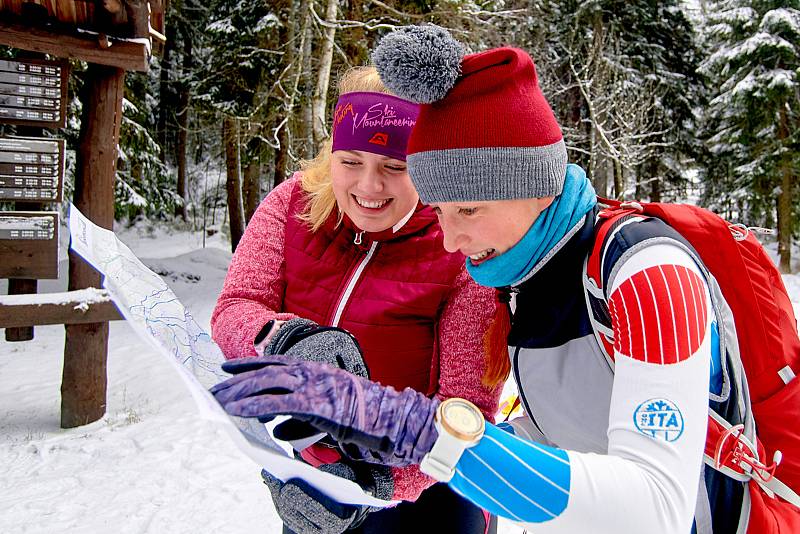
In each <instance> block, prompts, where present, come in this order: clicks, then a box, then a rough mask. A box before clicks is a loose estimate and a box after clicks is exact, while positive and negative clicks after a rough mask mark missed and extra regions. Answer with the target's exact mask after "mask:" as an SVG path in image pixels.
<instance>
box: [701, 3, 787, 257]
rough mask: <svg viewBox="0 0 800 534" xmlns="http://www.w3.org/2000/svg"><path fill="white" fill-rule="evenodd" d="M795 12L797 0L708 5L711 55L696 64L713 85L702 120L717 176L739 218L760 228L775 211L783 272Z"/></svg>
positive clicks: (785, 243) (767, 222)
mask: <svg viewBox="0 0 800 534" xmlns="http://www.w3.org/2000/svg"><path fill="white" fill-rule="evenodd" d="M799 9H800V2H798V1H797V0H780V1H742V0H737V1H731V0H723V1H720V2H714V3H713V4H712V5H711V6H710V9H709V13H710V15H709V27H708V36H709V45H710V46H709V49H710V50H714V52H713V53H712V54H711V55H710V56H709V57H708V58H706V59H705V61H704V62H703V64H702V72H704V73H705V74H706V75H708V77H709V79H710V81H711V86H712V87H716V88H718V91H717V92H716V94H715V96H714V98H713V100H711V103H710V107H709V110H708V114H707V117H706V127H707V130H708V132H709V139H708V143H709V146H710V148H711V150H712V152H713V154H714V155H715V158H716V160H715V161H716V163H718V164H719V166H720V168H721V169H722V170H723V171H724V170H728V169H730V171H729V172H723V173H722V176H723V177H724V178H727V180H726V185H728V186H732V187H733V188H734V189H735V191H739V194H738V196H739V198H740V199H741V202H740V205H741V207H742V208H743V211H742V213H740V214H739V215H740V216H741V217H743V218H744V222H746V223H748V224H767V225H768V224H770V223H771V222H772V218H771V214H772V213H773V211H774V212H775V213H776V215H777V225H778V252H779V254H780V267H781V269H782V270H783V271H784V272H789V270H790V265H791V241H792V233H793V231H794V230H795V229H796V228H797V220H798V218H797V208H796V207H795V205H796V204H797V202H796V200H797V198H798V191H797V173H798V170H799V169H800V150H798V148H800V85H799V84H798V76H800V10H799ZM716 185H717V186H719V184H716ZM717 188H719V187H717ZM744 192H746V193H747V194H748V195H747V196H749V197H750V198H746V195H744V194H741V193H744Z"/></svg>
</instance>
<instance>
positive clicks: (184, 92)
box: [175, 32, 194, 221]
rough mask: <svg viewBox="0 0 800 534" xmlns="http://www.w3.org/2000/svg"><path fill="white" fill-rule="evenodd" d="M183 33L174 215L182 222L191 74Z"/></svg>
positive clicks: (189, 44)
mask: <svg viewBox="0 0 800 534" xmlns="http://www.w3.org/2000/svg"><path fill="white" fill-rule="evenodd" d="M183 33H184V36H185V37H184V40H183V69H182V79H181V83H180V85H179V87H180V93H179V94H178V113H177V123H178V132H177V137H178V139H177V141H178V142H177V147H176V150H175V152H176V154H175V155H176V159H177V165H178V184H177V189H178V196H179V197H181V204H180V205H179V206H176V207H175V215H177V216H180V217H182V218H183V220H184V221H186V220H188V219H189V181H188V177H187V172H186V170H187V169H186V167H187V164H186V151H187V141H186V140H187V137H188V135H189V105H190V103H191V94H190V93H189V81H188V78H189V74H190V73H191V72H192V64H193V62H194V61H193V60H194V58H193V56H192V39H191V38H190V37H189V36H188V35H186V33H187V32H183Z"/></svg>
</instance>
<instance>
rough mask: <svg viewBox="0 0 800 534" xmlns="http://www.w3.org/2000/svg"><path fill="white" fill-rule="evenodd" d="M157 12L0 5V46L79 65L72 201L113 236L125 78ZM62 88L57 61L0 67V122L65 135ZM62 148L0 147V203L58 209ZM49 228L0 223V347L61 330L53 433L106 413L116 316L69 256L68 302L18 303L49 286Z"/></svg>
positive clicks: (127, 0)
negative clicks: (3, 340) (47, 329)
mask: <svg viewBox="0 0 800 534" xmlns="http://www.w3.org/2000/svg"><path fill="white" fill-rule="evenodd" d="M164 3H165V1H164V0H149V1H148V0H114V1H108V2H106V1H103V2H99V1H94V0H46V1H45V0H35V1H34V0H0V44H3V45H7V46H10V47H13V48H18V49H21V50H24V51H27V52H34V53H39V54H49V55H51V56H55V57H58V58H71V59H79V60H82V61H86V62H87V63H88V68H87V70H86V72H85V73H84V75H83V78H84V86H83V91H84V92H83V94H82V95H81V100H82V102H83V111H82V116H81V131H80V135H79V140H78V146H77V147H76V158H75V159H76V165H75V189H74V195H73V203H74V204H75V206H76V207H77V208H78V209H79V210H80V211H81V212H82V213H83V214H84V215H86V216H87V217H88V218H89V219H90V220H92V221H93V222H94V223H95V224H97V225H98V226H101V227H103V228H107V229H111V227H112V225H113V222H114V177H115V173H116V162H117V144H118V142H119V129H120V124H121V122H122V99H123V94H124V81H125V71H126V70H132V71H141V72H145V71H147V66H148V61H149V58H150V54H151V51H152V50H153V48H154V46H155V47H156V48H158V46H160V45H162V44H163V42H164V37H163V32H164ZM66 80H67V64H66V63H65V62H63V61H48V60H36V59H28V58H22V57H17V58H14V59H11V60H5V59H4V60H0V122H4V123H8V124H15V125H20V126H21V127H24V128H31V127H38V128H59V127H64V125H65V117H66V112H65V110H66V101H67V92H66V91H67V83H66ZM34 135H36V134H34ZM64 148H65V147H64V142H63V141H61V140H56V139H51V138H46V137H41V138H33V137H30V134H29V137H6V138H0V202H3V201H12V202H15V204H16V207H17V209H25V210H30V209H31V207H33V209H34V210H35V209H36V208H35V206H37V205H41V203H54V202H60V201H61V198H62V189H63V176H64ZM58 228H59V221H58V214H57V213H55V212H43V211H34V212H33V213H29V212H27V211H26V212H22V211H19V212H2V215H0V264H1V265H2V268H0V277H19V278H16V279H15V278H9V296H8V297H2V296H0V328H5V329H6V337H7V338H8V337H9V332H12V333H13V335H12V337H13V336H17V334H16V332H18V331H24V327H26V326H27V327H29V328H30V327H32V326H34V325H42V324H64V325H65V330H66V335H65V341H64V366H63V374H62V381H61V426H62V427H63V428H70V427H75V426H79V425H85V424H88V423H90V422H92V421H96V420H97V419H99V418H101V417H102V416H103V414H104V413H105V407H106V356H107V347H108V321H110V320H116V319H120V318H121V317H120V315H119V312H118V311H117V310H116V308H115V307H114V306H113V304H112V303H111V302H110V300H109V299H108V295H107V294H106V293H105V292H103V291H102V290H98V289H94V288H99V287H100V275H99V274H98V273H97V272H96V271H95V270H94V269H93V268H92V267H91V266H89V265H88V264H86V263H85V262H84V261H83V260H82V259H81V258H80V257H78V256H76V255H74V254H73V253H70V255H69V285H68V289H69V291H68V292H67V293H60V294H54V295H53V296H51V297H48V296H46V295H36V296H33V295H21V293H35V292H36V280H37V279H40V278H49V277H54V276H57V274H58V264H57V260H58ZM12 256H16V258H12ZM28 277H29V278H28ZM12 282H14V283H12ZM12 290H13V291H12ZM12 293H14V295H12ZM31 333H32V328H31ZM17 339H18V340H22V339H26V337H25V336H24V335H23V336H17ZM27 339H30V338H27Z"/></svg>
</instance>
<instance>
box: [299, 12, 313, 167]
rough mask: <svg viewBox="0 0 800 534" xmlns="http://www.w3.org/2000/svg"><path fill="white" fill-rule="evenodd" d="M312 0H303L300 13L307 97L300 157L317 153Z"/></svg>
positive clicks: (304, 100) (304, 107)
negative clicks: (314, 108) (312, 51)
mask: <svg viewBox="0 0 800 534" xmlns="http://www.w3.org/2000/svg"><path fill="white" fill-rule="evenodd" d="M310 2H311V0H301V2H300V13H302V14H303V15H302V16H303V38H302V59H301V60H300V68H301V69H303V87H304V88H305V98H304V99H303V104H302V107H301V116H302V118H303V121H302V123H301V127H302V134H301V135H302V137H303V150H302V152H301V154H300V157H302V158H306V159H310V158H313V157H314V156H315V155H316V147H315V146H314V134H313V124H314V112H313V111H312V101H313V99H314V84H313V80H312V78H313V76H312V70H311V48H312V44H313V42H314V31H313V28H312V27H311V6H310Z"/></svg>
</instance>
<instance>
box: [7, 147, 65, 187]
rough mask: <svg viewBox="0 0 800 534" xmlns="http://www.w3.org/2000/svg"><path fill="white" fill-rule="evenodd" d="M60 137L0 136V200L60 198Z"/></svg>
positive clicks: (61, 153)
mask: <svg viewBox="0 0 800 534" xmlns="http://www.w3.org/2000/svg"><path fill="white" fill-rule="evenodd" d="M64 149H65V142H64V140H63V139H44V138H32V137H0V201H16V202H61V197H62V193H63V189H64V187H63V184H64Z"/></svg>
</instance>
